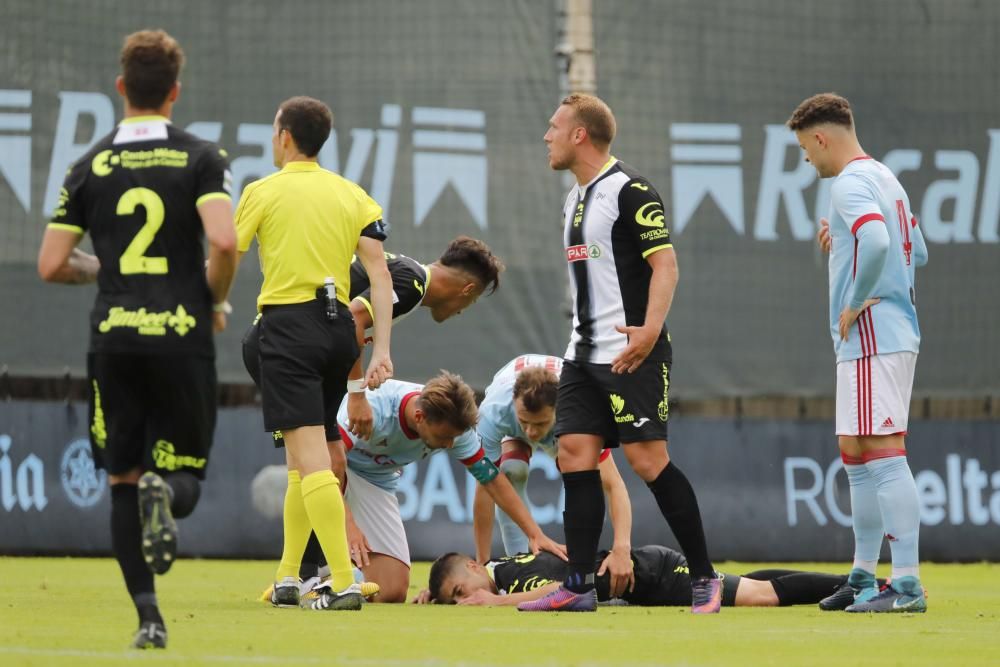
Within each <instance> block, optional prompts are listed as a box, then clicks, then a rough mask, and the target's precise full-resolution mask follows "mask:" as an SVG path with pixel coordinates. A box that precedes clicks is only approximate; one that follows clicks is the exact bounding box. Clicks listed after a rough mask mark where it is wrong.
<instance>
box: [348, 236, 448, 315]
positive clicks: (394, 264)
mask: <svg viewBox="0 0 1000 667" xmlns="http://www.w3.org/2000/svg"><path fill="white" fill-rule="evenodd" d="M385 263H386V264H387V265H388V267H389V274H390V276H391V277H392V321H393V322H397V321H399V320H401V319H403V318H404V317H406V316H407V315H409V314H410V313H411V312H413V311H414V310H416V308H417V306H419V305H420V304H421V302H422V301H423V300H424V292H426V291H427V286H428V285H429V284H430V282H431V271H430V269H429V268H428V267H426V266H424V265H423V264H421V263H420V262H418V261H417V260H415V259H413V258H411V257H407V256H406V255H400V254H397V253H391V252H387V253H385ZM371 298H372V286H371V282H370V281H369V280H368V272H367V271H365V267H364V264H362V263H361V260H359V259H358V258H357V257H356V256H355V257H354V259H353V260H351V300H352V301H353V300H354V299H358V300H360V301H361V302H362V303H364V304H365V308H367V309H368V314H369V315H371V317H372V320H373V321H374V319H375V314H374V312H373V311H372V303H371Z"/></svg>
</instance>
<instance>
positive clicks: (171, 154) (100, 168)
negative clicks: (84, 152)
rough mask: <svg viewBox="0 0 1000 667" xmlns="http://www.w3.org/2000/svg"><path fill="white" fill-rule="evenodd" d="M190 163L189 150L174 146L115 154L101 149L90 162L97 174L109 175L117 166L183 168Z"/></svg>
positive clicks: (131, 167)
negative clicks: (178, 148) (181, 149)
mask: <svg viewBox="0 0 1000 667" xmlns="http://www.w3.org/2000/svg"><path fill="white" fill-rule="evenodd" d="M187 165H188V154H187V151H179V150H176V149H174V148H153V149H151V150H148V151H122V152H121V153H118V154H115V152H114V151H113V150H111V149H108V150H105V151H101V152H100V153H98V154H97V155H95V156H94V159H93V160H91V162H90V170H91V171H93V172H94V175H95V176H107V175H108V174H110V173H111V172H112V171H114V168H115V167H118V166H120V167H122V168H123V169H148V168H150V167H174V168H177V169H183V168H185V167H187Z"/></svg>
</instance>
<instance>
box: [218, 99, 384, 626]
mask: <svg viewBox="0 0 1000 667" xmlns="http://www.w3.org/2000/svg"><path fill="white" fill-rule="evenodd" d="M332 124H333V115H332V114H331V112H330V109H329V108H328V107H327V106H326V105H325V104H323V103H322V102H320V101H319V100H315V99H312V98H309V97H293V98H291V99H289V100H286V101H285V102H283V103H282V104H281V106H280V107H279V108H278V113H277V115H275V118H274V135H273V137H272V139H271V142H272V144H273V148H274V164H275V166H276V167H279V168H280V171H278V172H276V173H274V174H271V175H270V176H267V177H266V178H262V179H260V180H259V181H255V182H253V183H251V184H250V185H248V186H247V188H246V189H245V190H244V191H243V195H242V197H241V198H240V203H239V207H238V208H237V210H236V231H237V236H238V243H239V250H240V252H241V253H243V252H246V251H247V250H248V249H249V248H250V242H251V241H252V240H253V238H254V236H256V237H257V245H258V251H259V254H260V266H261V272H262V273H263V274H264V284H263V285H262V286H261V290H260V296H259V297H258V299H257V308H258V310H259V311H260V312H261V320H260V365H261V396H262V401H263V408H264V428H265V429H266V430H268V431H278V430H280V431H281V432H282V433H283V435H284V438H285V452H286V457H287V462H288V491H287V492H286V494H285V508H284V531H285V543H284V551H283V553H282V558H281V564H280V565H279V567H278V572H277V576H276V578H275V579H276V583H275V587H274V593H273V595H272V599H271V601H272V602H273V603H274V604H275V605H277V606H282V607H286V606H287V607H292V606H298V567H299V562H300V561H301V559H302V552H303V550H304V549H305V546H306V541H307V540H308V539H309V532H310V530H313V531H315V532H316V535H317V537H318V538H319V542H320V544H321V545H322V547H323V552H324V554H325V555H326V558H327V561H328V562H329V563H330V569H331V575H332V581H331V585H330V587H329V588H328V589H325V590H323V591H322V592H321V594H320V596H319V597H318V598H317V599H316V600H315V601H314V602H313V608H315V609H359V608H360V607H361V603H362V595H361V590H360V587H359V586H358V585H357V584H355V583H354V577H353V568H352V565H351V559H350V556H349V554H348V551H347V536H346V529H345V527H344V502H343V498H342V497H341V491H340V487H339V482H338V481H337V478H336V477H335V476H334V474H333V472H332V471H331V467H330V453H329V450H328V449H327V446H326V443H327V442H332V441H335V440H338V439H339V435H338V433H337V409H338V408H339V407H340V402H341V400H342V399H343V397H344V394H345V393H346V391H347V376H348V372H349V371H350V369H351V366H352V365H353V364H354V362H355V360H356V359H357V358H358V355H359V352H360V350H359V348H358V343H357V340H356V339H355V335H354V321H353V319H352V317H351V312H350V309H349V308H348V304H349V303H350V298H349V297H348V293H349V289H350V265H351V256H352V255H354V254H356V255H357V257H358V259H359V260H360V261H361V262H362V263H363V264H364V267H365V270H366V271H367V273H368V276H369V279H370V281H371V288H372V308H373V310H374V322H375V331H374V337H375V342H374V348H373V353H372V358H371V363H370V364H369V366H368V370H367V373H366V375H365V380H364V382H365V384H367V385H368V386H369V387H371V388H373V389H374V388H376V387H378V386H379V385H380V384H381V383H382V382H384V381H385V380H387V379H388V378H390V377H392V362H391V360H390V358H389V330H390V326H391V324H392V281H391V278H390V276H389V269H388V268H387V267H386V261H385V255H384V254H383V250H382V241H383V240H385V238H386V234H385V227H384V225H383V223H382V209H381V207H380V206H379V205H378V204H377V203H375V201H374V200H373V199H372V198H371V197H369V196H368V194H367V193H365V191H364V190H362V189H361V188H360V187H359V186H357V185H356V184H354V183H352V182H351V181H348V180H346V179H344V178H341V177H340V176H338V175H337V174H334V173H333V172H330V171H326V170H325V169H322V168H321V167H320V166H319V163H318V162H317V157H316V156H317V154H318V153H319V150H320V148H322V146H323V144H324V143H325V142H326V140H327V138H328V137H329V136H330V128H331V126H332ZM330 278H332V279H333V285H330V284H329V282H330V281H329V279H330ZM334 292H335V294H334Z"/></svg>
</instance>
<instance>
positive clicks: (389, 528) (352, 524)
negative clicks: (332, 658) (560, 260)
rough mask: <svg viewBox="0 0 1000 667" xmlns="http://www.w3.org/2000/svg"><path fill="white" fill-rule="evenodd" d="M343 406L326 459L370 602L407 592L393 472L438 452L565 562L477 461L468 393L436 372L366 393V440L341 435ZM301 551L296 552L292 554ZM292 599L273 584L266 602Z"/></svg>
mask: <svg viewBox="0 0 1000 667" xmlns="http://www.w3.org/2000/svg"><path fill="white" fill-rule="evenodd" d="M347 400H348V399H347V398H346V397H345V398H344V401H343V402H342V403H341V406H340V411H339V412H338V414H337V422H338V425H339V432H340V436H341V440H340V441H338V442H336V443H335V447H334V448H333V450H334V452H336V451H337V450H338V449H339V452H340V453H339V455H337V454H336V453H334V457H333V469H334V473H335V474H336V475H337V476H338V477H339V478H341V479H342V480H343V481H342V482H341V488H344V489H346V492H345V495H344V499H345V501H346V506H347V519H346V522H347V538H348V543H349V546H350V552H351V558H352V560H353V561H354V563H355V564H356V565H358V566H359V567H360V568H361V571H362V572H363V573H364V576H365V579H366V581H369V582H374V583H375V584H377V585H378V586H379V588H380V589H381V593H380V594H379V597H378V598H377V599H378V601H380V602H404V601H405V600H406V591H407V589H408V588H409V585H410V549H409V545H408V544H407V541H406V532H405V531H404V530H403V520H402V518H401V516H400V513H399V502H398V500H397V499H396V485H397V483H398V481H399V475H400V472H401V470H402V469H403V467H404V466H406V465H408V464H410V463H413V462H415V461H419V460H421V459H423V458H426V457H427V456H430V455H432V454H434V453H436V452H438V451H447V452H448V455H449V456H450V457H451V458H452V459H454V460H456V461H459V462H461V463H462V464H463V465H464V466H465V467H466V470H468V471H469V474H470V475H472V476H473V477H475V478H476V480H477V481H478V482H479V483H480V484H482V485H483V486H484V488H486V490H487V492H488V493H489V494H490V495H491V496H492V497H493V500H494V501H495V502H496V503H497V505H499V506H500V507H501V508H503V509H504V511H506V512H507V513H508V514H509V515H510V516H512V517H514V520H515V521H516V522H517V524H518V525H519V526H520V527H521V529H522V530H524V531H525V533H527V535H528V536H529V542H530V545H531V548H532V549H533V550H535V551H537V550H539V549H545V550H548V551H551V552H553V553H555V554H558V556H553V558H556V560H559V558H565V554H566V551H565V548H564V547H563V546H562V545H559V544H556V543H555V542H553V541H552V540H551V539H549V538H548V537H546V535H545V534H544V533H543V532H542V530H541V528H539V527H538V524H537V523H535V520H534V519H532V518H531V514H530V512H529V511H528V509H527V508H526V507H525V506H524V504H523V503H522V502H521V500H520V499H519V498H518V497H517V494H516V493H514V490H513V489H512V488H511V487H510V482H508V481H507V478H506V477H505V476H503V475H501V474H500V471H499V470H497V468H496V466H495V465H493V463H492V462H491V461H490V460H489V459H487V458H486V457H485V454H484V453H483V449H482V447H480V445H479V441H478V440H477V438H476V433H475V430H474V426H475V424H476V418H477V416H478V412H477V410H476V402H475V394H474V393H473V391H472V389H470V388H469V386H468V385H467V384H465V382H463V381H462V378H460V377H459V376H457V375H454V374H452V373H448V372H447V371H442V372H441V373H440V374H439V375H437V376H435V377H433V378H431V379H430V380H429V381H428V382H427V384H426V385H419V384H414V383H412V382H402V381H399V380H389V381H387V382H385V383H384V384H383V385H382V386H381V387H379V389H377V390H370V391H368V402H369V403H370V404H371V406H372V413H373V415H374V420H373V422H372V435H371V436H370V437H369V438H367V439H365V438H359V437H358V436H355V435H353V434H351V433H350V432H349V431H348V417H347ZM304 547H305V544H303V545H302V546H301V547H299V549H298V553H299V554H301V553H302V551H301V549H302V548H304ZM286 551H287V550H286ZM295 569H298V563H296V564H295ZM299 596H300V588H299V581H298V578H296V577H286V578H284V579H283V580H282V581H279V582H277V583H276V584H275V587H274V591H273V594H272V596H271V600H272V602H273V603H274V604H275V605H277V606H295V605H297V604H298V602H299Z"/></svg>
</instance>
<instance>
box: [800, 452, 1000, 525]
mask: <svg viewBox="0 0 1000 667" xmlns="http://www.w3.org/2000/svg"><path fill="white" fill-rule="evenodd" d="M944 463H945V466H944V467H945V476H944V478H942V476H941V475H940V474H939V473H937V472H936V471H934V470H921V471H919V472H917V473H916V474H915V475H914V481H915V482H916V486H917V497H918V499H919V501H920V522H921V523H922V524H923V525H925V526H937V525H939V524H940V523H942V522H943V521H944V520H945V518H947V519H948V522H949V523H950V524H952V525H954V526H959V525H968V524H971V525H973V526H986V525H990V524H994V525H1000V471H995V472H993V473H988V472H986V471H985V470H983V468H982V465H981V464H980V462H979V460H978V459H974V458H968V459H965V463H964V467H963V463H962V457H961V456H959V455H958V454H948V455H947V456H946V457H945V462H944ZM843 467H844V466H843V463H842V462H841V460H840V459H839V458H837V459H835V460H834V461H833V462H831V463H830V465H829V466H827V469H826V471H825V472H824V471H823V469H822V467H821V466H820V464H819V463H818V462H817V461H816V460H814V459H812V458H810V457H801V456H793V457H788V458H786V459H785V461H784V472H785V510H786V516H787V517H788V525H789V526H797V525H799V523H800V515H799V505H800V504H802V505H805V508H806V509H807V510H808V514H809V515H811V516H812V518H813V521H815V522H816V523H817V524H818V525H820V526H825V525H826V524H827V523H828V522H829V521H830V519H832V520H833V521H834V522H835V523H837V524H839V525H841V526H845V527H846V526H850V525H851V515H850V513H849V512H847V513H845V512H844V511H843V510H842V509H841V508H840V505H839V504H838V501H837V495H838V491H837V476H838V474H839V473H840V471H841V470H842V469H843ZM821 494H822V501H823V503H822V505H821V503H820V502H819V498H820V496H821Z"/></svg>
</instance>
